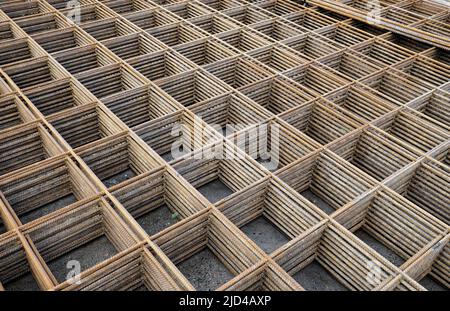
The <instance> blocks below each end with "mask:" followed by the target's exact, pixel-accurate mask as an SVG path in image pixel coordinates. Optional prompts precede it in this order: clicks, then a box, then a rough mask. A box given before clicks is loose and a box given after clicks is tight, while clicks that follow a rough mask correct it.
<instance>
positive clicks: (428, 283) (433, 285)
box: [419, 276, 447, 291]
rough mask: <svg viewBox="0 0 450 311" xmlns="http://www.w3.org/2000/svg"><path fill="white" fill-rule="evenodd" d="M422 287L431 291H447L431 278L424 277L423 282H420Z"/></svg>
mask: <svg viewBox="0 0 450 311" xmlns="http://www.w3.org/2000/svg"><path fill="white" fill-rule="evenodd" d="M419 283H420V285H422V286H423V287H425V288H426V289H428V290H429V291H446V290H447V289H446V288H445V287H444V286H442V285H441V284H439V283H438V282H436V281H435V280H433V279H432V278H431V277H428V276H426V277H424V278H423V279H422V280H420V282H419Z"/></svg>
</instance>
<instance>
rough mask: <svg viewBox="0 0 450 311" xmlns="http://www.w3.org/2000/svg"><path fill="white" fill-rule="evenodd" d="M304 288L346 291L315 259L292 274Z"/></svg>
mask: <svg viewBox="0 0 450 311" xmlns="http://www.w3.org/2000/svg"><path fill="white" fill-rule="evenodd" d="M292 277H293V278H294V280H296V281H297V282H298V283H299V284H300V285H301V286H303V288H304V289H306V290H310V291H346V290H347V288H346V287H345V286H343V285H342V284H341V283H339V282H338V281H337V280H336V279H335V278H334V277H333V276H332V275H331V274H330V273H329V272H328V271H327V270H325V269H324V268H323V267H322V266H321V265H320V264H319V263H318V262H317V261H313V262H312V263H310V264H309V265H307V266H306V267H305V268H303V269H302V270H300V271H299V272H297V273H296V274H294V275H293V276H292Z"/></svg>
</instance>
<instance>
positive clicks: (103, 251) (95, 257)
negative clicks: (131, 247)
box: [47, 236, 117, 282]
mask: <svg viewBox="0 0 450 311" xmlns="http://www.w3.org/2000/svg"><path fill="white" fill-rule="evenodd" d="M116 254H117V251H116V249H115V248H114V246H113V245H112V244H111V242H109V241H108V239H107V238H106V237H105V236H102V237H99V238H97V239H95V240H93V241H91V242H89V243H87V244H85V245H83V246H81V247H78V248H77V249H75V250H73V251H71V252H69V253H67V254H65V255H63V256H61V257H59V258H57V259H54V260H52V261H51V262H49V263H47V264H48V266H49V268H50V270H51V271H52V273H53V275H54V276H55V277H56V279H57V280H58V281H59V282H63V281H65V280H66V276H67V274H68V273H69V271H70V269H68V268H67V266H66V265H67V262H69V261H70V260H78V261H79V262H80V265H81V270H82V271H84V270H86V269H89V268H91V267H93V266H95V265H96V264H98V263H100V262H102V261H104V260H106V259H109V258H111V257H112V256H114V255H116Z"/></svg>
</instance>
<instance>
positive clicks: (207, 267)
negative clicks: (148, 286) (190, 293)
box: [177, 248, 234, 291]
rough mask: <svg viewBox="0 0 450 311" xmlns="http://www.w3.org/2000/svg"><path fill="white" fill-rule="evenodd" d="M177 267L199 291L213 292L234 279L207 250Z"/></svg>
mask: <svg viewBox="0 0 450 311" xmlns="http://www.w3.org/2000/svg"><path fill="white" fill-rule="evenodd" d="M177 267H178V269H179V270H180V271H181V273H183V274H184V276H185V277H186V278H187V279H188V280H189V281H190V282H191V283H192V285H193V286H194V287H195V288H196V289H197V290H201V291H207V290H215V289H217V288H218V287H219V286H221V285H223V284H224V283H226V282H227V281H229V280H231V279H232V278H233V277H234V275H233V274H232V273H231V272H230V271H228V269H227V268H226V267H225V266H224V265H223V264H222V263H221V262H220V260H219V259H218V258H217V257H216V256H215V255H214V254H213V253H212V252H211V251H210V250H209V249H208V248H205V249H203V250H202V251H200V252H198V253H197V254H195V255H194V256H192V257H190V258H188V259H187V260H185V261H183V262H182V263H180V264H178V265H177Z"/></svg>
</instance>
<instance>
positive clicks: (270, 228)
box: [241, 216, 289, 254]
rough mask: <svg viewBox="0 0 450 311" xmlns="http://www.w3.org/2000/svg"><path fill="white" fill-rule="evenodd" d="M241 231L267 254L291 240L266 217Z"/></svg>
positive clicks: (259, 218) (250, 223)
mask: <svg viewBox="0 0 450 311" xmlns="http://www.w3.org/2000/svg"><path fill="white" fill-rule="evenodd" d="M241 230H242V231H243V232H244V233H245V234H246V235H247V236H248V237H249V238H250V239H251V240H252V241H253V242H255V243H256V244H258V246H259V247H261V249H263V250H264V251H265V252H266V253H267V254H270V253H272V252H273V251H275V250H276V249H278V248H279V247H281V246H283V245H284V244H286V243H287V242H289V238H288V237H287V236H286V235H284V233H282V232H281V231H280V230H278V228H277V227H275V226H274V225H273V224H272V223H271V222H270V221H268V220H267V219H265V218H264V217H262V216H261V217H258V218H256V219H255V220H253V221H251V222H249V223H248V224H246V225H245V226H243V227H241Z"/></svg>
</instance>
